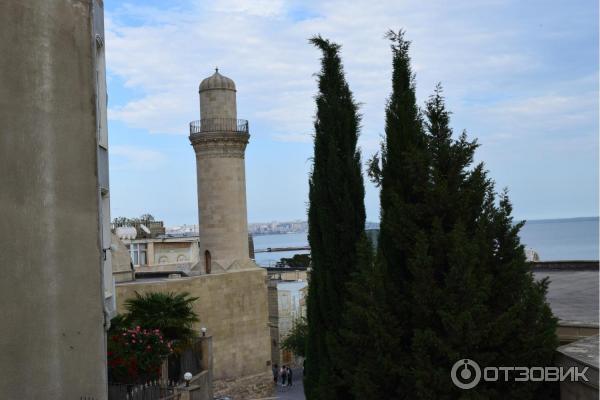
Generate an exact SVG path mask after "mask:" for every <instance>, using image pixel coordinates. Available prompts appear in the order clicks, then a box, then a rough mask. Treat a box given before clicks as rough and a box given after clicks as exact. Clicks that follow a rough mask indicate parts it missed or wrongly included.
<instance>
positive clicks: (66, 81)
mask: <svg viewBox="0 0 600 400" xmlns="http://www.w3.org/2000/svg"><path fill="white" fill-rule="evenodd" d="M0 37H2V40H0V54H2V56H1V57H0V82H1V84H0V132H1V134H0V171H3V173H2V174H0V183H1V186H2V190H0V220H1V221H2V228H3V229H2V230H0V246H1V247H0V265H2V266H3V267H4V268H3V271H2V274H3V275H2V279H0V302H1V303H2V307H1V308H0V318H1V320H2V321H3V322H2V324H0V360H1V361H0V362H1V364H2V366H3V367H4V368H2V378H1V379H0V393H1V397H2V398H3V399H81V398H93V399H95V400H105V399H106V398H107V374H106V333H105V328H106V327H107V326H108V321H109V319H110V317H111V316H112V315H114V304H115V301H114V300H115V299H114V285H113V278H112V274H111V271H110V270H111V258H112V257H111V254H110V252H111V234H110V224H109V221H110V215H109V209H110V204H109V184H108V138H107V136H108V135H107V129H106V99H107V96H106V81H105V66H104V28H103V5H102V1H100V0H80V1H73V0H49V1H21V0H7V1H2V2H0Z"/></svg>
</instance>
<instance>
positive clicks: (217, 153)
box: [190, 68, 250, 274]
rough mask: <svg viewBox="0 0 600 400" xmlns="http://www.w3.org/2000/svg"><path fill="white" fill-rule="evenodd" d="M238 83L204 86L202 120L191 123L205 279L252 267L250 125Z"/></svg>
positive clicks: (219, 79) (217, 77)
mask: <svg viewBox="0 0 600 400" xmlns="http://www.w3.org/2000/svg"><path fill="white" fill-rule="evenodd" d="M235 96H236V89H235V83H234V82H233V81H232V80H231V79H229V78H227V77H225V76H223V75H221V74H220V73H219V70H218V68H217V69H216V70H215V73H214V74H213V75H212V76H210V77H208V78H206V79H204V80H203V81H202V83H200V120H199V121H192V122H190V142H191V143H192V146H193V147H194V151H195V152H196V174H197V179H198V218H199V229H200V232H199V233H200V260H201V261H200V269H201V273H203V274H204V273H206V274H210V273H218V272H227V271H230V270H234V269H240V268H244V267H246V266H248V265H250V263H249V255H248V217H247V212H246V172H245V165H244V152H245V150H246V145H247V144H248V139H249V138H250V134H249V133H248V121H246V120H239V119H237V107H236V99H235Z"/></svg>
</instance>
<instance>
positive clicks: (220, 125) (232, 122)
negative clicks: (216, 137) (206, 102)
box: [190, 118, 248, 135]
mask: <svg viewBox="0 0 600 400" xmlns="http://www.w3.org/2000/svg"><path fill="white" fill-rule="evenodd" d="M208 132H237V133H248V121H247V120H245V119H233V118H205V119H201V120H199V121H192V122H190V135H195V134H198V133H208Z"/></svg>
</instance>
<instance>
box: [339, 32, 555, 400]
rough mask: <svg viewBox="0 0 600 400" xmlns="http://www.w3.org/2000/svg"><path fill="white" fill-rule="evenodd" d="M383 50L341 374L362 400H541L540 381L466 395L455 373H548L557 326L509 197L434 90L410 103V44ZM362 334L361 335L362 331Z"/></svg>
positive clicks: (397, 41) (395, 41)
mask: <svg viewBox="0 0 600 400" xmlns="http://www.w3.org/2000/svg"><path fill="white" fill-rule="evenodd" d="M388 37H389V38H390V39H391V41H392V54H393V74H392V94H391V96H390V99H389V101H388V106H387V109H386V137H385V142H384V144H383V146H382V153H381V160H379V157H377V156H376V157H375V158H374V159H373V160H372V162H371V163H370V167H369V173H370V175H371V176H372V177H373V178H374V180H375V182H376V184H378V185H379V186H380V187H381V231H380V237H379V241H378V243H379V246H378V253H377V256H376V257H375V260H374V262H370V261H369V260H368V259H366V258H364V257H363V258H364V259H365V262H364V263H361V264H360V265H361V269H360V271H359V273H357V274H354V278H353V280H352V282H351V283H350V284H349V288H350V292H351V294H352V296H349V306H348V307H346V309H347V312H346V314H345V315H346V318H345V324H346V325H345V329H344V336H345V337H346V338H347V340H348V341H349V342H350V343H352V344H353V345H354V347H355V348H357V349H358V350H357V351H356V353H355V354H356V359H357V362H356V365H355V367H354V368H353V369H351V370H349V371H348V372H347V373H348V376H349V378H348V381H351V382H353V383H354V385H353V386H352V391H353V395H355V397H356V398H361V399H378V398H388V399H409V398H410V399H414V398H417V399H438V398H460V397H464V396H467V397H468V398H479V399H494V398H495V399H503V398H524V399H534V398H548V396H549V395H550V393H549V392H550V391H552V389H553V388H552V386H550V385H547V384H540V383H522V382H509V383H494V384H488V383H480V385H478V386H477V387H476V388H475V389H471V390H470V391H469V392H465V391H464V390H461V389H459V388H457V387H456V386H455V385H454V384H453V383H452V381H451V377H450V370H451V368H452V366H453V364H454V363H455V362H456V361H458V360H460V359H462V358H470V359H473V360H475V361H476V362H478V363H480V365H482V366H511V365H514V366H540V365H551V361H552V354H553V352H554V349H555V347H556V336H555V329H556V320H555V319H554V317H553V316H552V313H551V311H550V309H549V307H548V305H547V303H546V300H545V295H546V291H547V282H546V281H542V282H538V283H536V282H534V280H533V277H532V274H531V272H530V271H529V268H528V266H527V264H526V262H525V256H524V251H523V246H522V245H521V244H520V242H519V237H518V232H519V229H520V227H521V226H522V224H514V223H513V220H512V217H511V212H512V208H511V205H510V202H509V200H508V197H507V195H506V193H503V194H501V195H500V197H499V201H498V197H497V196H496V193H495V190H494V184H493V181H492V180H491V179H490V178H489V177H488V176H487V172H486V171H485V169H484V166H483V164H478V165H475V166H474V165H473V158H474V154H475V150H476V149H477V147H478V145H477V143H476V141H469V140H467V137H466V134H465V133H463V134H462V135H460V136H459V137H458V138H456V139H454V138H453V137H452V136H453V132H452V129H451V128H450V113H449V112H448V111H447V110H446V108H445V104H444V99H443V96H442V89H441V86H438V87H437V88H436V91H435V93H434V95H433V96H432V97H431V98H430V99H429V101H428V102H427V104H426V107H425V110H424V117H425V118H424V120H423V119H422V118H421V117H420V113H419V109H418V107H417V106H416V101H415V91H414V83H413V75H412V72H411V69H410V58H409V55H408V49H409V43H408V42H407V41H406V40H405V39H404V35H403V32H399V33H397V34H396V33H393V32H391V33H389V34H388ZM361 326H362V328H363V329H362V330H361V329H360V328H361Z"/></svg>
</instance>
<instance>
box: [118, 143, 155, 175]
mask: <svg viewBox="0 0 600 400" xmlns="http://www.w3.org/2000/svg"><path fill="white" fill-rule="evenodd" d="M110 155H111V157H113V158H114V160H115V161H116V162H117V163H118V165H117V167H116V168H117V169H120V168H134V169H143V170H153V169H156V168H158V167H160V166H162V165H163V164H164V163H165V161H166V160H167V157H166V156H165V155H164V154H163V153H161V152H159V151H156V150H151V149H143V148H140V147H139V146H123V145H119V146H111V147H110ZM111 168H112V167H111Z"/></svg>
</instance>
